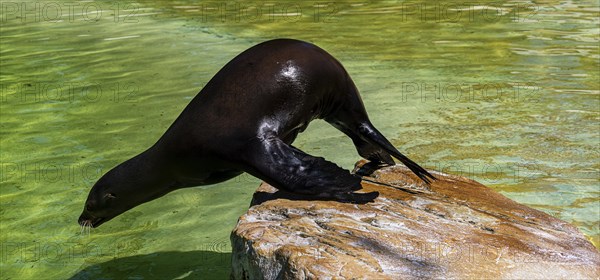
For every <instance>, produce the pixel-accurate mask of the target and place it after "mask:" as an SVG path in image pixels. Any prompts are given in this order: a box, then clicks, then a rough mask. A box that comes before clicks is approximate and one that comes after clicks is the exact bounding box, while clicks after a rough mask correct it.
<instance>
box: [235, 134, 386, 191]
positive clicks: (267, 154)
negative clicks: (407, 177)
mask: <svg viewBox="0 0 600 280" xmlns="http://www.w3.org/2000/svg"><path fill="white" fill-rule="evenodd" d="M248 150H251V151H252V152H251V153H250V154H249V156H248V158H247V159H246V160H247V161H248V167H249V169H250V170H249V172H250V173H251V174H252V175H254V176H256V177H258V178H260V179H262V180H264V181H265V182H267V183H269V184H271V185H272V186H274V187H276V188H278V189H282V190H285V191H288V192H291V193H296V194H302V195H309V196H311V197H314V199H321V200H337V201H342V202H355V203H365V202H369V201H373V199H375V197H377V195H378V194H377V193H376V192H375V193H364V194H363V193H353V191H356V190H359V189H361V188H362V186H361V184H360V182H361V179H360V177H359V176H357V175H353V174H350V172H348V171H347V170H345V169H343V168H341V167H339V166H337V165H336V164H334V163H332V162H329V161H327V160H325V159H323V158H321V157H314V156H311V155H309V154H306V153H305V152H303V151H301V150H299V149H297V148H295V147H293V146H290V145H288V144H286V143H284V142H283V141H282V140H281V139H279V138H277V137H274V136H271V137H266V138H263V139H260V140H259V141H257V142H255V144H254V145H252V147H251V148H249V149H248Z"/></svg>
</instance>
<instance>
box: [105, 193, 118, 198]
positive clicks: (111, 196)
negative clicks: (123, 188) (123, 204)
mask: <svg viewBox="0 0 600 280" xmlns="http://www.w3.org/2000/svg"><path fill="white" fill-rule="evenodd" d="M104 198H106V199H113V198H117V196H115V194H113V193H107V194H105V195H104Z"/></svg>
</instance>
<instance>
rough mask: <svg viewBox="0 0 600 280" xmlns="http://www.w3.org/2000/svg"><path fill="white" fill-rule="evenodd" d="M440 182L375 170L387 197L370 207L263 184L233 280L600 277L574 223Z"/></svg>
mask: <svg viewBox="0 0 600 280" xmlns="http://www.w3.org/2000/svg"><path fill="white" fill-rule="evenodd" d="M363 169H364V167H363ZM434 175H435V176H436V177H437V178H438V180H437V181H435V182H434V183H433V184H431V185H429V186H428V185H425V184H423V183H421V182H420V181H419V180H418V178H416V177H415V176H414V175H413V174H412V173H411V172H410V170H408V169H407V168H405V167H403V166H399V165H397V166H392V167H386V168H383V169H380V170H378V171H375V172H374V173H373V174H371V175H370V176H365V177H363V187H364V191H365V192H368V191H378V192H380V196H379V197H378V198H377V199H376V200H375V202H373V203H367V204H363V205H356V204H349V203H340V202H335V201H311V200H299V199H298V198H295V197H293V196H291V195H289V194H283V193H282V192H278V191H277V189H275V188H273V187H271V186H270V185H268V184H265V183H263V184H262V185H261V186H260V187H259V189H258V190H257V192H256V193H255V198H254V200H253V204H256V205H254V206H252V207H251V208H250V209H249V210H248V212H247V213H246V214H244V215H243V216H242V217H240V219H239V221H238V224H237V226H236V228H235V229H234V231H233V233H232V235H231V242H232V246H233V257H232V262H233V263H232V267H233V270H232V278H234V279H317V278H318V279H323V278H325V279H331V278H333V279H344V278H359V279H423V278H425V279H427V278H455V279H482V278H485V279H598V278H600V268H599V267H600V253H599V251H598V249H596V248H595V247H594V246H593V245H592V244H591V243H590V242H589V241H588V240H586V238H585V237H584V236H583V234H581V233H580V232H579V231H578V230H577V229H576V228H575V227H574V226H572V225H570V224H568V223H566V222H564V221H562V220H559V219H557V218H554V217H552V216H550V215H548V214H545V213H543V212H541V211H537V210H534V209H532V208H529V207H527V206H524V205H521V204H519V203H516V202H514V201H512V200H510V199H508V198H506V197H504V196H502V195H500V194H498V193H496V192H495V191H493V190H491V189H490V188H488V187H486V186H484V185H481V184H479V183H477V182H475V181H473V180H470V179H467V178H464V177H459V176H453V175H448V174H442V173H437V172H436V173H434ZM261 202H262V203H261Z"/></svg>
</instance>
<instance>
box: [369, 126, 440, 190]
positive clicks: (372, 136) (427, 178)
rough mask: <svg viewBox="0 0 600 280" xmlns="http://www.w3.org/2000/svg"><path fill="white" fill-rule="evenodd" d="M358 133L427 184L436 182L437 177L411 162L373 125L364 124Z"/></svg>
mask: <svg viewBox="0 0 600 280" xmlns="http://www.w3.org/2000/svg"><path fill="white" fill-rule="evenodd" d="M358 131H359V133H360V135H361V136H362V138H364V139H365V140H366V141H367V142H369V143H371V144H374V145H377V146H379V147H380V148H382V149H383V150H385V151H386V152H388V153H389V154H391V155H392V156H393V157H395V158H397V159H398V160H400V161H401V162H402V163H403V164H404V165H406V167H408V168H409V169H410V170H411V171H412V172H413V173H415V175H417V176H418V177H419V178H420V179H421V180H423V181H424V182H425V183H427V184H429V183H431V181H432V180H435V177H433V175H431V174H430V173H429V172H428V171H427V170H425V168H423V167H421V166H419V165H418V164H417V163H416V162H414V161H412V160H410V159H409V158H408V157H406V156H405V155H403V154H402V153H400V152H399V151H398V150H397V149H396V148H395V147H394V146H393V145H392V144H391V143H390V142H389V141H388V140H387V139H386V138H385V137H384V136H383V135H382V134H381V132H379V131H378V130H377V129H376V128H375V127H374V126H373V125H371V124H368V123H367V124H362V125H361V126H360V127H359V129H358Z"/></svg>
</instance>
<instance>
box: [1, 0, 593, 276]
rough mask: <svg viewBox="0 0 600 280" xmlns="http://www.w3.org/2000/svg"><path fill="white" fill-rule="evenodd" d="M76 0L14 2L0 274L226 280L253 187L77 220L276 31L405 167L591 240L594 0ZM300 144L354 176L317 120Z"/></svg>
mask: <svg viewBox="0 0 600 280" xmlns="http://www.w3.org/2000/svg"><path fill="white" fill-rule="evenodd" d="M20 3H21V2H19V4H20ZM35 3H37V4H35ZM72 3H76V4H77V6H74V8H73V10H70V9H69V8H68V7H67V6H65V4H64V3H60V2H29V3H26V5H29V6H27V7H28V8H29V9H30V11H29V12H27V13H25V16H24V17H23V16H22V15H21V14H20V12H19V11H18V10H16V9H20V8H21V7H22V6H13V5H12V4H10V3H8V2H3V3H2V5H3V6H2V8H3V10H2V19H1V20H2V22H1V23H2V25H1V35H0V39H1V40H0V63H1V74H2V75H1V77H0V84H1V86H2V87H1V89H2V92H1V96H0V97H1V100H0V101H1V103H0V109H1V112H0V114H1V126H0V128H1V130H0V136H1V142H0V143H1V148H2V153H1V154H0V162H1V164H2V166H1V167H2V168H1V171H2V173H1V182H2V186H1V188H0V214H1V218H2V222H1V224H0V238H1V240H0V242H1V244H2V259H1V260H0V269H1V276H2V279H23V278H30V279H42V278H43V279H57V278H70V277H73V278H75V279H86V278H89V277H98V276H100V275H102V276H103V277H105V278H114V279H122V278H127V279H168V278H189V279H197V278H199V277H202V278H207V279H210V278H227V277H228V273H229V269H230V267H229V265H230V264H229V258H230V251H231V249H230V245H229V234H230V232H231V230H232V229H233V227H234V226H235V223H236V221H237V218H238V217H239V216H240V215H241V214H243V213H244V212H245V211H246V209H247V207H248V204H249V201H250V198H251V196H252V193H253V191H254V190H255V188H256V187H257V185H258V183H259V181H258V180H257V179H254V178H252V177H251V176H248V175H243V176H241V177H238V178H236V179H234V180H231V181H229V182H226V183H222V184H218V185H214V186H208V187H200V188H195V189H187V190H179V191H176V192H173V193H171V194H169V195H167V196H165V197H163V198H161V199H160V200H157V201H154V202H151V203H148V204H145V205H142V206H139V207H137V208H135V209H133V210H131V211H129V212H127V213H125V214H123V215H121V216H119V217H118V218H116V219H114V220H112V221H110V222H108V223H106V224H105V225H103V226H102V227H100V228H98V229H94V230H92V231H91V232H90V233H81V232H80V229H79V227H78V225H77V224H76V220H77V217H78V215H79V213H80V211H81V208H82V207H83V202H84V200H85V198H86V195H87V193H88V191H89V188H90V187H91V185H92V184H93V183H94V182H95V180H96V179H98V177H99V176H100V175H101V174H103V173H104V172H106V171H108V170H109V169H110V168H112V167H113V166H115V165H116V164H118V163H120V162H122V161H124V160H126V159H128V158H130V157H131V156H134V155H136V154H137V153H139V152H141V151H143V150H144V149H146V148H147V147H149V146H150V145H152V144H153V143H154V142H155V141H156V140H157V139H158V138H159V137H160V136H161V135H162V133H163V132H164V131H165V129H166V128H167V127H168V126H169V125H170V124H171V123H172V121H173V120H174V119H175V118H176V117H177V115H178V114H179V113H180V112H181V110H182V109H183V108H184V107H185V106H186V105H187V103H188V102H189V100H190V99H191V98H193V96H194V95H195V94H196V93H197V92H198V91H199V90H200V89H201V88H202V86H203V85H204V84H205V83H206V82H207V81H208V80H209V79H210V78H211V77H212V75H214V73H216V72H217V71H218V70H219V69H220V68H221V67H222V66H223V65H224V64H225V63H226V62H227V61H229V60H230V59H231V58H232V57H233V56H235V55H236V54H238V53H239V52H241V51H243V50H244V49H246V48H248V47H250V46H252V45H254V44H256V43H259V42H261V41H264V40H267V39H271V38H278V37H290V38H297V39H302V40H307V41H310V42H313V43H315V44H317V45H319V46H321V47H323V48H324V49H326V50H328V51H329V52H330V53H331V54H333V55H334V56H335V57H336V58H338V59H339V60H340V61H341V62H342V63H343V64H344V66H345V67H346V68H347V70H348V72H349V73H350V75H351V76H352V77H353V79H354V81H355V83H356V84H357V86H358V88H359V90H360V91H361V94H362V97H363V100H364V103H365V106H366V108H367V111H368V112H369V115H370V117H371V119H372V121H373V123H374V124H375V125H376V126H377V127H378V128H379V130H381V131H382V132H383V133H384V134H385V135H386V136H387V137H388V138H389V139H390V140H391V141H392V142H393V144H394V145H396V146H397V147H398V148H399V149H400V150H401V151H403V152H405V154H406V155H408V156H409V157H411V158H412V159H413V160H415V161H417V162H419V163H422V165H423V166H426V167H428V168H432V169H436V170H439V171H443V172H448V173H453V174H458V175H464V176H468V177H470V178H473V179H475V180H477V181H479V182H481V183H483V184H486V185H488V186H491V187H493V188H494V189H495V190H497V191H499V192H500V193H502V194H504V195H506V196H508V197H510V198H512V199H514V200H516V201H518V202H521V203H524V204H526V205H529V206H531V207H534V208H536V209H539V210H542V211H545V212H547V213H549V214H551V215H553V216H556V217H558V218H561V219H564V220H566V221H569V222H571V223H573V224H574V225H576V226H577V227H578V228H579V229H580V230H581V231H582V232H584V233H585V234H586V235H587V236H588V237H589V238H590V240H592V241H593V242H594V243H595V244H596V246H598V244H599V241H600V228H599V218H598V217H599V216H600V208H599V202H600V199H599V195H600V190H599V177H600V163H599V161H598V159H599V149H598V148H599V146H598V145H599V143H600V132H599V131H600V130H599V117H600V115H599V109H600V99H599V97H600V88H599V83H598V81H599V78H600V75H599V72H598V66H599V59H600V54H599V50H598V33H599V29H598V24H599V20H598V12H599V8H598V3H597V2H596V1H576V2H575V1H543V2H522V1H519V2H511V1H502V2H495V4H494V5H484V4H473V3H461V2H452V3H451V4H437V6H436V4H432V3H426V2H425V1H423V2H417V1H413V2H397V1H382V2H361V1H353V2H334V3H329V4H314V3H313V2H310V3H308V2H306V3H301V4H294V2H277V3H275V2H262V1H261V2H246V3H245V4H236V3H235V2H217V1H213V2H203V3H204V4H197V3H195V2H193V1H153V2H137V3H135V2H128V3H121V2H114V3H111V4H107V3H105V2H98V1H96V2H72ZM36 5H38V6H36ZM56 5H58V6H59V7H62V8H61V10H60V13H53V11H55V10H56ZM236 5H237V6H236ZM84 8H85V9H84ZM82 9H84V10H83V11H82ZM34 10H35V11H34ZM36 15H37V17H36ZM58 15H61V16H58ZM295 145H296V146H297V147H299V148H300V149H303V150H305V151H306V152H308V153H311V154H315V155H319V156H324V157H326V158H327V159H329V160H332V161H334V162H336V163H338V164H340V165H342V166H344V167H345V168H348V169H350V168H351V167H352V165H353V163H354V162H355V161H357V160H358V159H359V156H358V155H357V154H356V152H355V150H354V148H353V146H352V143H351V141H350V140H349V139H348V138H347V137H345V136H344V135H343V134H342V133H340V132H338V131H336V130H335V129H333V128H332V127H330V126H328V125H327V124H325V123H324V122H319V121H316V122H313V123H312V124H311V125H310V126H309V128H308V129H307V131H306V132H304V133H303V134H301V135H300V136H299V138H298V139H297V140H296V142H295Z"/></svg>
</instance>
